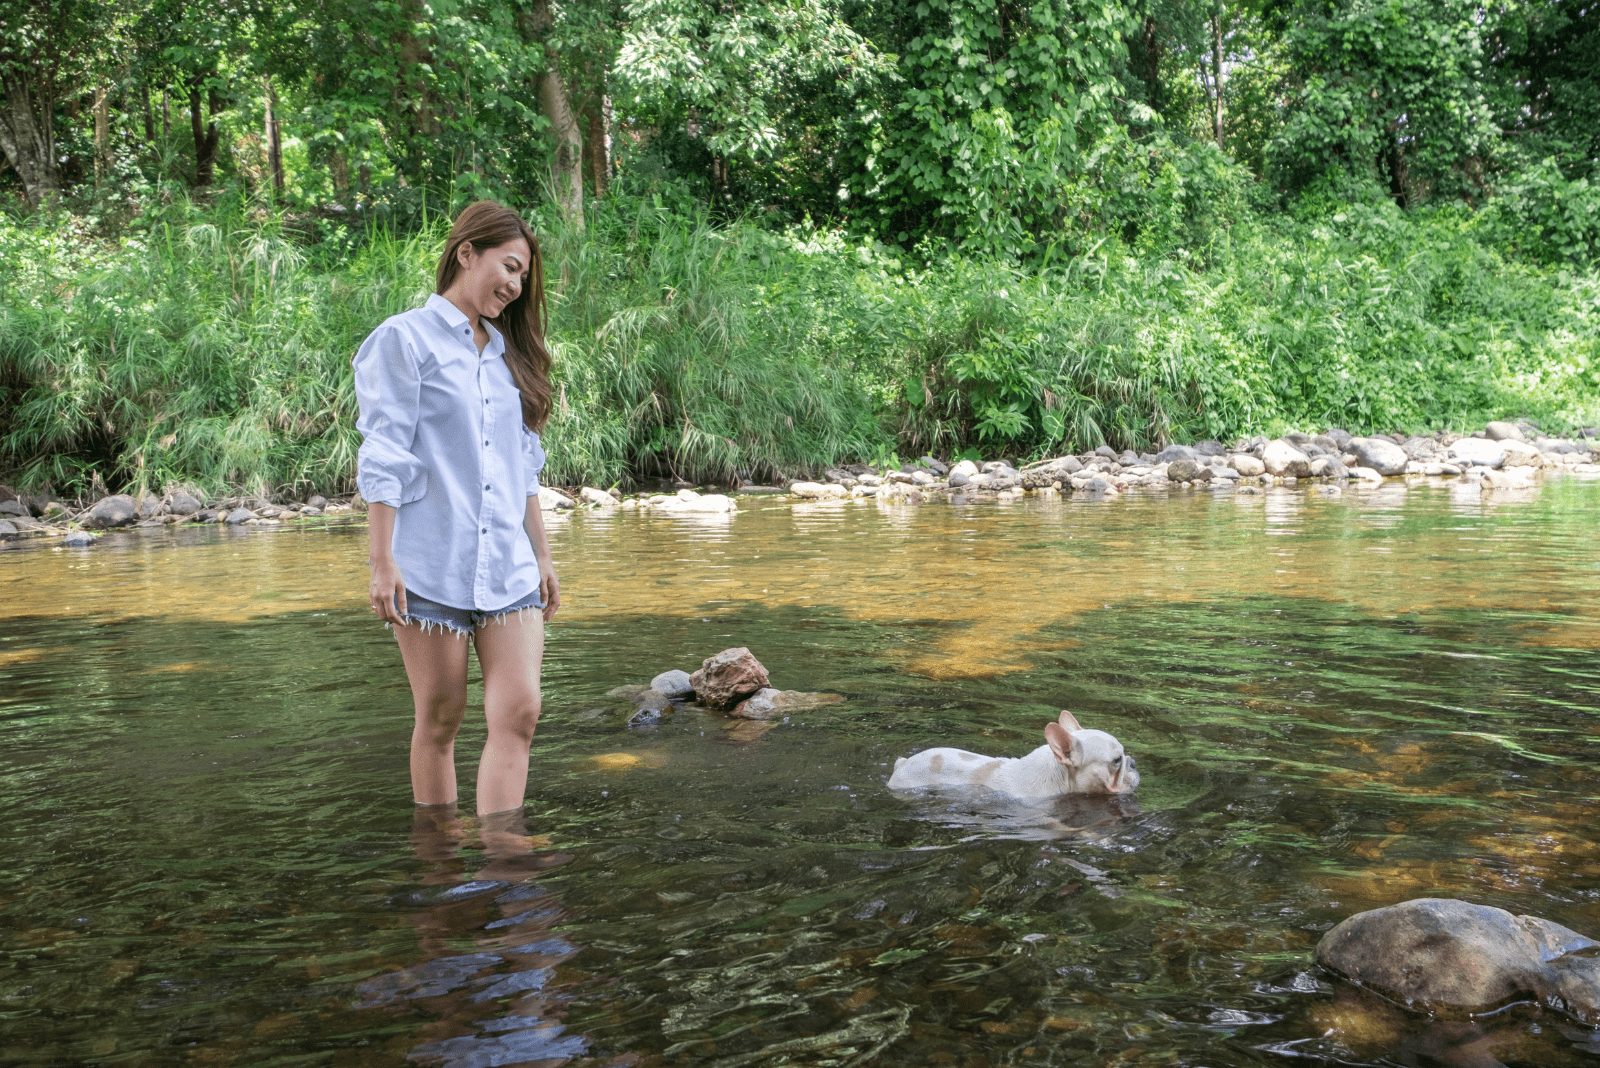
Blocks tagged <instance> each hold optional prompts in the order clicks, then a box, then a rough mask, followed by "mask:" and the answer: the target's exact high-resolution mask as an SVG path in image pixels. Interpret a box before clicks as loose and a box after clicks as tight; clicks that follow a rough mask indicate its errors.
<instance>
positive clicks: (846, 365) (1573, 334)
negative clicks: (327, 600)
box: [0, 190, 1600, 492]
mask: <svg viewBox="0 0 1600 1068" xmlns="http://www.w3.org/2000/svg"><path fill="white" fill-rule="evenodd" d="M444 222H445V221H444V220H443V219H432V220H429V221H426V222H425V224H424V225H423V227H422V228H421V229H420V230H418V231H416V232H413V233H401V232H396V231H393V230H391V229H387V228H382V227H373V228H369V229H368V230H367V231H365V232H364V233H363V234H361V235H360V237H359V240H357V241H355V242H354V243H353V244H351V245H349V246H348V247H346V248H343V249H342V250H341V249H339V248H338V247H337V245H335V244H334V243H332V242H323V243H322V244H320V245H318V246H313V247H312V248H307V247H305V246H303V245H302V244H301V243H300V242H299V241H298V240H297V239H296V237H295V236H294V233H293V231H292V230H291V229H290V227H289V223H290V219H289V218H288V217H286V216H285V215H284V214H282V213H281V212H274V211H266V210H264V209H262V208H260V207H258V206H253V205H251V204H250V203H249V202H248V201H245V200H242V199H239V198H225V199H223V200H222V201H220V202H219V203H218V204H216V205H215V206H212V207H200V206H197V205H194V204H191V203H189V202H187V201H181V200H180V201H176V202H174V203H173V204H171V205H170V206H168V207H167V208H166V209H164V210H160V211H150V212H147V213H146V214H144V215H142V216H140V217H139V219H138V220H137V222H136V225H134V226H133V227H132V228H131V229H130V230H129V231H128V233H126V234H125V235H124V237H123V238H121V239H120V240H118V241H116V242H109V243H108V242H104V241H101V240H98V239H96V238H95V237H94V236H93V234H92V232H91V231H90V230H89V229H88V228H87V227H86V226H84V225H83V224H82V223H81V222H80V221H79V220H76V219H74V217H72V216H69V215H66V214H57V215H51V216H33V217H30V218H28V219H27V220H24V221H21V222H17V221H11V220H3V221H0V407H3V408H4V410H5V411H6V412H7V413H8V416H9V418H8V420H7V423H6V425H5V427H4V429H3V431H0V472H4V473H5V474H6V476H7V477H8V478H15V479H18V480H20V481H23V482H27V483H42V482H49V483H52V484H53V485H54V486H55V487H56V488H57V489H59V490H68V491H70V490H78V491H83V490H88V489H90V488H92V487H93V486H94V485H96V484H97V480H98V482H100V483H104V484H105V485H107V486H109V487H121V486H142V487H147V488H157V489H159V488H161V487H163V486H166V485H169V484H172V483H176V482H192V483H197V484H199V485H202V486H204V487H207V488H210V489H213V490H216V489H221V488H223V487H240V488H245V489H249V490H252V491H256V492H273V491H283V492H305V491H308V490H310V489H320V490H323V491H347V490H349V489H350V488H351V486H352V478H353V476H354V459H355V450H356V445H357V439H356V435H355V430H354V418H355V404H354V398H353V395H352V387H351V377H350V364H349V360H350V355H351V354H352V353H353V352H354V350H355V348H356V346H357V345H358V344H359V342H360V340H361V339H362V337H364V336H365V335H366V333H367V332H368V331H370V330H371V329H372V328H373V326H375V325H376V324H377V323H378V322H380V321H381V320H382V319H383V318H385V317H386V316H388V315H390V314H393V313H394V312H397V311H400V310H403V309H405V308H409V307H414V306H416V305H417V304H418V303H420V302H421V301H422V299H423V298H424V296H425V295H426V293H427V292H428V290H429V288H430V286H429V281H430V278H431V274H432V268H433V262H434V256H435V255H436V254H437V253H436V250H437V248H438V247H439V244H440V242H441V241H442V238H443V233H444ZM1481 227H1482V220H1481V218H1480V217H1477V216H1473V215H1471V214H1470V213H1467V212H1464V211H1461V210H1449V211H1438V212H1431V213H1428V214H1426V215H1422V214H1412V215H1407V214H1406V213H1403V212H1401V211H1400V210H1399V209H1397V208H1395V207H1394V206H1393V205H1392V204H1387V203H1383V202H1379V203H1378V204H1376V205H1375V206H1371V207H1345V208H1341V209H1338V210H1336V211H1334V212H1332V213H1331V214H1326V215H1323V216H1308V217H1307V218H1306V219H1305V220H1304V221H1300V222H1291V221H1287V220H1284V219H1278V220H1274V221H1273V222H1272V223H1271V224H1270V225H1268V224H1258V223H1254V222H1250V221H1248V220H1246V221H1242V222H1240V223H1238V224H1236V225H1235V226H1234V227H1233V228H1232V230H1231V231H1229V234H1228V236H1227V238H1226V239H1225V240H1221V239H1219V240H1218V241H1216V242H1214V243H1213V244H1212V245H1211V246H1209V247H1208V248H1207V250H1206V255H1205V256H1203V257H1201V256H1196V255H1193V254H1190V253H1188V252H1186V251H1185V250H1183V249H1181V248H1180V249H1176V250H1173V251H1170V252H1158V251H1150V250H1147V249H1142V248H1140V247H1139V246H1137V245H1136V244H1135V245H1129V244H1126V243H1124V242H1122V241H1120V240H1118V239H1115V238H1107V239H1104V240H1102V241H1101V242H1100V243H1098V244H1096V245H1093V246H1090V247H1088V248H1086V249H1084V250H1083V251H1081V252H1079V253H1077V254H1072V255H1067V254H1065V253H1062V254H1059V255H1057V256H1056V257H1055V258H1054V259H1053V260H1052V261H1051V262H1050V263H1049V264H1048V265H1045V266H1042V267H1030V268H1027V269H1024V268H1021V267H1019V266H1017V265H1016V264H1015V263H1013V262H1012V261H1010V260H1009V259H1008V258H1006V257H995V256H972V255H965V254H955V253H940V254H937V255H934V256H933V257H932V258H929V259H918V258H915V257H912V256H909V255H907V254H904V253H901V252H898V251H895V250H893V249H891V248H888V247H885V246H882V245H878V244H876V243H872V242H863V241H860V240H858V239H853V238H850V237H848V236H846V235H845V234H844V233H842V232H840V231H837V230H819V229H816V228H812V227H796V228H793V229H791V230H789V231H787V232H784V233H774V232H771V231H769V230H766V229H763V228H761V227H758V226H755V225H752V224H749V223H744V222H738V223H734V224H731V225H724V226H716V225H713V224H712V223H711V222H710V221H709V220H708V218H707V216H706V214H705V212H704V210H703V209H701V210H698V211H693V212H685V211H682V210H677V209H672V208H668V207H664V206H663V205H662V204H660V203H659V202H657V201H655V200H654V199H652V198H649V197H645V196H636V195H631V194H629V193H627V192H626V191H625V190H622V191H618V193H617V195H615V196H614V197H613V198H610V199H608V201H607V202H606V203H605V204H604V205H603V206H601V207H597V208H596V209H595V210H593V211H592V212H591V214H590V217H589V219H588V225H587V227H586V228H585V229H584V230H583V231H581V232H580V231H579V230H577V229H575V228H573V227H572V226H570V225H568V224H564V223H561V222H558V221H556V220H555V219H553V218H552V219H546V220H544V221H543V222H542V223H540V224H539V228H540V230H541V233H542V235H543V237H544V241H543V244H544V247H545V250H546V256H547V260H548V262H547V278H548V280H549V283H548V284H549V286H550V292H551V301H552V345H553V348H554V351H555V355H556V360H557V365H556V374H557V408H556V411H555V413H554V416H553V418H552V421H551V424H550V426H549V428H548V430H547V437H548V439H549V442H550V457H551V459H550V465H551V466H550V478H551V480H552V481H558V482H566V483H572V482H579V481H587V482H593V483H598V484H602V485H608V484H612V483H616V482H633V481H638V480H645V479H651V478H655V477H660V476H677V477H683V478H687V479H690V480H695V481H698V480H706V479H709V480H717V481H727V480H731V479H732V478H734V477H735V476H739V477H744V478H754V479H767V478H774V477H779V476H785V475H787V476H797V475H801V474H806V473H813V472H816V471H817V470H819V469H820V468H822V467H824V466H826V465H829V464H834V463H838V462H843V461H847V460H852V459H859V458H875V457H888V456H892V455H895V454H899V455H918V454H921V453H922V452H925V451H929V450H932V451H935V452H938V453H941V454H944V455H955V454H959V453H960V452H962V451H964V450H976V451H978V452H979V453H981V454H983V455H986V456H993V455H996V454H1005V455H1010V456H1013V457H1017V458H1021V457H1029V456H1041V455H1046V454H1058V453H1060V452H1063V451H1067V450H1079V449H1085V448H1092V447H1094V446H1097V445H1099V444H1101V443H1109V444H1112V445H1114V446H1117V447H1135V448H1139V447H1145V446H1150V445H1155V444H1158V443H1161V442H1164V441H1168V440H1188V439H1195V438H1205V437H1212V438H1218V439H1228V438H1233V437H1235V436H1238V435H1243V434H1249V433H1256V432H1272V431H1279V430H1283V429H1288V428H1315V427H1322V426H1328V425H1334V424H1339V425H1344V426H1346V427H1348V428H1349V429H1351V430H1354V431H1370V430H1394V429H1411V428H1416V429H1420V428H1423V427H1437V426H1440V425H1444V426H1454V427H1461V428H1465V427H1471V426H1474V425H1481V423H1482V422H1483V421H1484V420H1486V419H1489V418H1494V417H1499V416H1506V415H1528V416H1533V417H1536V418H1543V419H1547V420H1549V421H1550V422H1551V425H1560V424H1565V423H1572V422H1577V421H1580V420H1593V419H1595V418H1597V417H1600V411H1597V410H1596V409H1597V407H1600V406H1597V403H1596V398H1597V397H1600V280H1597V279H1596V278H1595V277H1594V276H1593V275H1592V274H1575V273H1573V272H1571V271H1569V270H1565V269H1554V268H1543V267H1537V266H1533V265H1527V264H1519V263H1517V262H1515V261H1509V260H1507V259H1506V258H1504V257H1503V256H1502V255H1501V254H1500V253H1498V252H1496V251H1494V249H1493V248H1492V247H1490V246H1488V245H1485V244H1483V243H1481V242H1480V241H1479V239H1478V236H1477V235H1478V233H1479V231H1480V229H1481Z"/></svg>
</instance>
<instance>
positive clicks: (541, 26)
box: [527, 0, 583, 230]
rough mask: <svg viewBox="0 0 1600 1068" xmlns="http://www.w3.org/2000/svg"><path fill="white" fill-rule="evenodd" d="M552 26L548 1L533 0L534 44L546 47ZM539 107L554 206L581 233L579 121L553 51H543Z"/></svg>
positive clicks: (531, 29)
mask: <svg viewBox="0 0 1600 1068" xmlns="http://www.w3.org/2000/svg"><path fill="white" fill-rule="evenodd" d="M554 25H555V15H554V12H552V11H551V9H550V0H533V6H532V9H531V10H530V11H529V13H528V18H527V29H528V31H529V32H530V33H531V34H532V36H533V37H534V39H535V40H538V41H539V42H540V43H541V44H545V43H546V42H547V41H548V39H549V32H550V29H551V27H552V26H554ZM539 107H540V110H542V111H543V112H544V117H545V118H546V119H549V120H550V131H551V133H553V134H554V135H555V139H556V146H555V147H556V150H555V153H554V156H553V158H552V160H551V163H550V179H551V185H552V186H553V187H554V192H555V198H556V204H557V205H558V206H559V207H560V208H561V213H562V214H563V215H565V216H566V217H567V219H568V220H569V221H570V222H571V223H572V224H573V225H574V226H576V227H577V228H578V229H579V230H582V229H583V135H582V134H581V133H580V132H579V130H578V119H577V116H576V115H574V114H573V111H572V102H571V98H570V97H569V96H568V94H567V86H566V83H565V82H563V81H562V79H561V64H560V63H559V62H558V60H557V57H556V54H555V50H554V49H552V48H550V47H549V46H548V44H546V47H545V68H544V72H543V73H541V74H540V75H539Z"/></svg>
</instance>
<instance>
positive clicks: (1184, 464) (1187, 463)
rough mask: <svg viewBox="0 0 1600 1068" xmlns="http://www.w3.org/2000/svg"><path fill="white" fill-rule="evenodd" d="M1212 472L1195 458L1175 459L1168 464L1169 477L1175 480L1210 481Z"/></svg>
mask: <svg viewBox="0 0 1600 1068" xmlns="http://www.w3.org/2000/svg"><path fill="white" fill-rule="evenodd" d="M1211 477H1212V472H1211V468H1209V467H1201V466H1200V465H1199V464H1197V463H1195V462H1194V461H1193V460H1173V461H1172V462H1171V463H1169V464H1168V465H1167V478H1168V479H1169V480H1170V481H1173V482H1209V481H1211Z"/></svg>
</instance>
